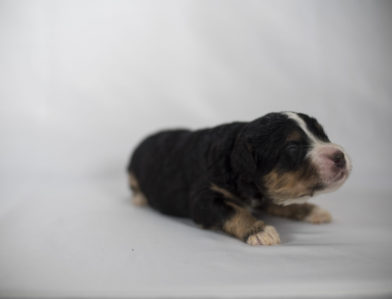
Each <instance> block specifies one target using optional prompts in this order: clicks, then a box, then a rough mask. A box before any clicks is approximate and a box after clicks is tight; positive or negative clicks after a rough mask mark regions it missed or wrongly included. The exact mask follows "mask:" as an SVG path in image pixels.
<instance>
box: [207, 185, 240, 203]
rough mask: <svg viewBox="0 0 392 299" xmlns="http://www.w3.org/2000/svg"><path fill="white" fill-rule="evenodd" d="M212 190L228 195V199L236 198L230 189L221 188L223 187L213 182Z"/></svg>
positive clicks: (224, 195)
mask: <svg viewBox="0 0 392 299" xmlns="http://www.w3.org/2000/svg"><path fill="white" fill-rule="evenodd" d="M211 190H212V191H215V192H218V193H220V194H222V195H223V197H226V198H228V199H234V198H236V197H235V196H234V195H233V194H232V193H230V191H228V190H226V189H224V188H221V187H219V186H217V185H215V184H211Z"/></svg>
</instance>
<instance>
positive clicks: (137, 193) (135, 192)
mask: <svg viewBox="0 0 392 299" xmlns="http://www.w3.org/2000/svg"><path fill="white" fill-rule="evenodd" d="M128 179H129V181H128V182H129V186H130V188H131V190H132V203H133V204H134V205H135V206H145V205H147V198H146V196H145V195H144V194H143V192H142V191H141V190H140V186H139V182H138V180H137V178H136V176H135V175H134V174H133V173H132V172H131V173H129V177H128Z"/></svg>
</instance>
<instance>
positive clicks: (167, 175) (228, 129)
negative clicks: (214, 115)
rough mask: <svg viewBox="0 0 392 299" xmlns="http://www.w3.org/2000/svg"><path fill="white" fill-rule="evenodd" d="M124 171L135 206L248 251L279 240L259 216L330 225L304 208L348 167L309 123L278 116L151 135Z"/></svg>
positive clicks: (335, 184) (315, 210)
mask: <svg viewBox="0 0 392 299" xmlns="http://www.w3.org/2000/svg"><path fill="white" fill-rule="evenodd" d="M127 170H128V174H129V183H130V187H131V189H132V191H133V193H134V196H133V199H134V202H135V204H139V205H141V204H146V203H148V204H149V205H150V206H151V207H153V208H154V209H156V210H158V211H160V212H162V213H164V214H167V215H172V216H180V217H189V218H192V219H193V220H194V221H195V222H196V223H197V224H199V225H201V226H202V227H203V228H208V229H218V230H222V231H224V232H226V233H227V234H230V235H232V236H234V237H236V238H238V239H240V240H242V241H244V242H246V243H248V244H250V245H275V244H278V243H279V242H280V238H279V234H278V233H277V231H276V230H275V228H274V227H273V226H271V225H267V224H265V223H264V222H263V221H262V220H261V219H260V218H259V217H257V215H258V214H260V213H259V212H260V211H265V212H267V213H270V214H272V215H276V216H282V217H288V218H291V219H296V220H302V221H307V222H311V223H323V222H329V221H330V220H331V216H330V214H329V213H328V212H327V211H325V210H323V209H321V208H319V207H318V206H316V205H312V204H308V203H306V201H307V200H308V199H309V198H310V197H312V196H314V195H316V194H318V193H321V192H328V191H332V190H336V189H337V188H339V187H340V186H341V185H342V184H343V183H344V182H345V181H346V179H347V177H348V175H349V173H350V171H351V162H350V159H349V157H348V155H347V154H346V153H345V151H344V150H343V148H342V147H340V146H339V145H336V144H334V143H331V142H330V140H329V138H328V136H327V135H326V134H325V132H324V130H323V128H322V126H321V125H320V124H319V123H318V122H317V121H316V119H314V118H312V117H309V116H307V115H305V114H302V113H294V112H282V113H269V114H267V115H265V116H263V117H261V118H258V119H256V120H254V121H251V122H234V123H230V124H224V125H220V126H217V127H214V128H209V129H203V130H197V131H190V130H169V131H163V132H159V133H156V134H154V135H152V136H149V137H148V138H146V139H145V140H144V141H143V142H142V143H141V144H140V145H139V146H138V147H137V148H136V150H135V151H134V153H133V155H132V157H131V160H130V163H129V165H128V168H127Z"/></svg>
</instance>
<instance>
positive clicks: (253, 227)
mask: <svg viewBox="0 0 392 299" xmlns="http://www.w3.org/2000/svg"><path fill="white" fill-rule="evenodd" d="M227 204H228V205H229V206H231V207H233V208H234V211H235V213H234V215H233V216H232V217H231V218H230V219H228V220H226V222H225V223H224V225H223V230H224V231H225V232H226V233H228V234H231V235H233V236H235V237H237V238H238V239H241V240H243V241H246V238H247V237H248V236H249V235H251V234H254V233H257V232H260V231H262V230H263V229H264V222H263V221H261V220H258V219H256V218H255V217H254V216H253V215H252V214H251V213H249V212H248V211H247V210H246V209H244V208H241V207H239V206H237V205H236V204H233V203H229V202H227Z"/></svg>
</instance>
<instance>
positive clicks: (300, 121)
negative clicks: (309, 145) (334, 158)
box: [285, 112, 322, 144]
mask: <svg viewBox="0 0 392 299" xmlns="http://www.w3.org/2000/svg"><path fill="white" fill-rule="evenodd" d="M285 114H286V115H287V116H288V117H289V118H291V119H292V120H294V121H295V122H296V123H297V125H298V126H299V127H300V128H301V129H302V131H304V132H305V134H306V135H307V136H308V138H309V139H310V140H311V141H312V142H313V143H314V144H317V143H322V141H320V140H319V139H318V138H317V137H316V136H314V134H312V133H311V132H310V131H309V130H308V127H307V126H306V123H305V121H304V120H303V119H302V118H301V117H300V116H299V115H298V114H297V113H295V112H286V113H285Z"/></svg>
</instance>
